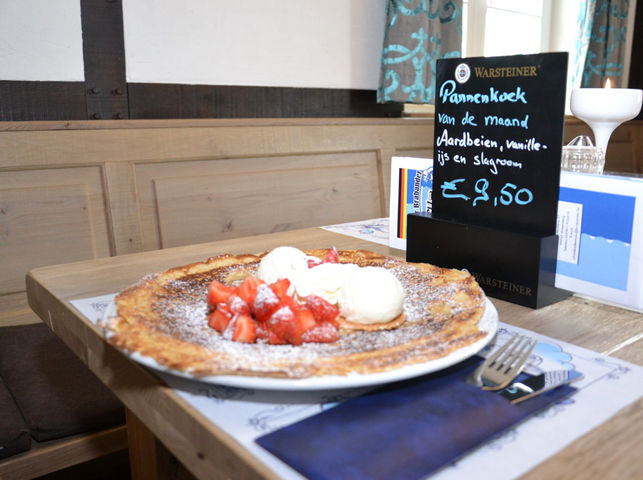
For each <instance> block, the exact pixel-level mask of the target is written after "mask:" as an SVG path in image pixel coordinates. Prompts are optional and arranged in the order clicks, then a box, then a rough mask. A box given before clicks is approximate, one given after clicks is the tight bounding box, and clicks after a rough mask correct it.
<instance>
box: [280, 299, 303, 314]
mask: <svg viewBox="0 0 643 480" xmlns="http://www.w3.org/2000/svg"><path fill="white" fill-rule="evenodd" d="M279 300H281V306H282V307H288V308H290V310H291V311H292V312H293V313H294V314H297V312H298V311H299V310H301V309H302V308H304V305H303V304H301V303H299V302H298V301H297V300H295V299H294V298H293V297H291V296H290V295H284V296H283V297H280V298H279Z"/></svg>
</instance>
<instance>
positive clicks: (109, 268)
mask: <svg viewBox="0 0 643 480" xmlns="http://www.w3.org/2000/svg"><path fill="white" fill-rule="evenodd" d="M280 245H291V246H296V247H299V248H320V247H327V246H332V245H335V246H336V247H337V248H340V249H341V248H364V249H369V250H373V251H377V252H380V253H383V254H387V255H397V256H400V257H404V252H401V251H399V250H392V249H390V248H388V247H386V246H383V245H379V244H375V243H371V242H367V241H364V240H359V239H356V238H353V237H348V236H344V235H340V234H336V233H331V232H328V231H326V230H322V229H318V228H310V229H304V230H296V231H290V232H281V233H275V234H270V235H261V236H254V237H248V238H242V239H234V240H225V241H220V242H213V243H207V244H200V245H193V246H187V247H178V248H172V249H166V250H157V251H150V252H144V253H137V254H132V255H123V256H119V257H111V258H103V259H98V260H91V261H84V262H78V263H71V264H66V265H57V266H51V267H43V268H38V269H35V270H33V271H32V272H30V273H29V274H28V275H27V291H28V297H29V304H30V306H31V308H32V309H33V310H34V311H35V312H36V313H37V314H38V315H39V316H40V318H41V319H42V320H43V321H44V322H45V323H46V324H47V325H48V326H49V327H50V328H51V329H52V330H53V331H54V332H55V333H56V334H57V335H58V336H59V337H60V338H62V339H63V340H64V342H65V343H66V344H67V345H68V346H69V348H71V349H72V350H73V351H74V352H75V353H76V354H77V355H78V356H79V357H80V358H81V359H82V360H83V361H84V362H85V363H86V364H87V366H88V367H89V368H90V369H91V370H92V371H93V372H94V373H95V374H96V375H97V376H98V377H99V378H100V379H101V380H102V381H103V382H104V383H105V384H106V385H107V386H108V387H109V388H110V389H111V390H113V391H114V393H115V394H116V395H117V396H118V397H119V398H120V399H121V401H122V402H123V403H124V404H125V406H126V408H127V424H128V436H129V442H130V444H129V445H130V458H131V466H132V474H133V478H135V479H139V478H158V477H161V478H163V477H164V476H165V477H167V469H165V468H163V465H164V460H167V450H169V451H170V452H171V453H172V454H173V455H174V456H175V457H176V458H178V460H179V461H180V462H181V463H182V464H183V465H184V466H185V467H186V468H187V469H188V470H189V471H190V472H191V473H192V474H194V475H195V476H196V477H198V478H234V479H244V478H276V476H275V474H274V473H272V471H270V470H268V469H267V468H266V467H265V466H264V465H263V464H262V463H260V462H259V461H258V460H257V459H256V458H254V457H253V456H252V455H251V454H250V453H249V452H248V451H246V450H245V449H244V448H243V447H242V446H241V445H239V444H238V443H237V442H236V441H235V440H234V439H233V438H231V437H230V436H229V435H227V434H226V433H224V432H223V431H222V430H221V429H219V428H218V427H217V426H216V425H214V424H212V423H211V422H209V421H207V420H206V419H205V418H204V417H203V416H202V415H201V414H200V413H199V412H198V411H195V410H194V409H193V408H192V407H191V406H189V405H187V404H186V402H185V401H184V400H182V399H181V398H180V397H179V396H178V395H177V394H176V393H175V392H174V391H173V390H172V389H170V388H168V387H166V386H165V384H163V382H161V381H160V380H159V379H158V378H157V377H156V376H155V375H154V374H152V373H150V372H149V371H148V370H147V369H146V368H144V367H141V366H139V365H138V364H135V363H133V362H132V361H130V360H129V359H128V358H126V357H125V356H124V355H122V354H121V353H120V352H118V351H117V350H115V349H114V348H113V347H111V346H110V345H108V344H106V343H105V342H104V341H103V339H102V337H101V335H100V333H99V332H98V330H97V328H96V327H95V326H94V325H93V324H92V323H91V322H89V321H88V320H87V319H85V317H84V316H82V315H81V314H80V313H78V312H77V311H76V310H75V308H74V307H73V306H72V305H71V304H70V303H69V301H70V300H74V299H79V298H85V297H93V296H98V295H104V294H109V293H114V292H118V291H120V290H122V289H123V288H125V287H126V286H128V285H130V284H131V283H133V282H135V281H136V280H138V279H139V278H141V277H142V276H143V275H145V274H147V273H150V272H155V271H161V270H165V269H167V268H169V267H173V266H177V265H183V264H186V263H189V262H194V261H199V260H203V259H205V258H208V257H210V256H213V255H217V254H220V253H243V252H260V251H264V250H268V249H271V248H274V247H277V246H280ZM493 303H494V304H495V305H496V307H497V309H498V312H499V315H500V320H501V321H503V322H506V323H509V324H513V325H516V326H519V327H523V328H527V329H529V330H532V331H535V332H539V333H542V334H545V335H548V336H550V337H553V338H556V339H559V340H563V341H566V342H569V343H572V344H575V345H579V346H582V347H585V348H588V349H591V350H594V351H596V352H600V353H603V354H608V355H611V356H614V357H617V358H620V359H623V360H627V361H630V362H632V363H636V364H643V316H642V315H641V314H639V313H636V312H633V311H629V310H624V309H620V308H617V307H613V306H608V305H604V304H601V303H595V302H592V301H588V300H584V299H581V298H578V297H572V298H569V299H567V300H565V301H563V302H560V303H558V304H555V305H551V306H548V307H545V308H542V309H540V310H531V309H528V308H525V307H521V306H518V305H514V304H510V303H507V302H503V301H499V300H495V299H493ZM642 407H643V399H639V400H638V401H637V402H635V403H633V404H631V405H630V406H628V407H626V408H624V409H623V410H621V411H620V412H619V413H618V414H617V415H616V416H614V417H612V418H611V419H610V420H609V421H607V422H605V423H603V424H602V425H600V426H599V427H598V428H595V429H594V430H592V431H590V432H589V433H588V434H586V435H584V436H583V437H581V438H579V439H578V440H577V441H575V442H574V443H573V444H571V445H570V446H568V447H567V448H565V449H564V450H562V451H560V452H559V453H557V454H556V455H555V456H553V457H552V458H550V459H548V460H547V461H545V462H544V463H542V464H541V465H539V466H538V467H536V468H534V469H533V470H531V471H530V472H529V473H527V474H526V475H525V476H524V477H523V478H527V479H540V478H601V479H605V478H613V479H624V478H640V477H639V476H638V475H640V473H641V472H642V471H643V455H641V452H640V447H641V445H643V408H642ZM155 439H157V440H159V441H160V442H162V444H163V445H164V447H166V448H167V450H165V448H155V447H158V446H159V443H158V441H155Z"/></svg>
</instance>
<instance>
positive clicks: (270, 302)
mask: <svg viewBox="0 0 643 480" xmlns="http://www.w3.org/2000/svg"><path fill="white" fill-rule="evenodd" d="M337 261H338V259H337V251H336V250H335V249H332V250H330V252H329V254H328V255H327V256H326V258H325V259H324V260H323V261H321V262H309V267H310V268H314V267H315V266H316V265H319V264H320V263H337ZM289 289H290V280H288V279H286V278H284V279H281V280H278V281H276V282H275V283H272V284H270V285H269V284H267V283H265V282H264V281H263V280H260V279H259V278H257V277H253V276H250V277H247V278H246V279H244V281H243V283H242V284H241V285H239V286H231V285H226V284H224V283H221V282H219V281H217V280H214V281H213V282H212V283H211V285H210V289H209V292H208V305H209V307H210V312H211V313H210V316H209V319H208V325H209V326H210V327H212V328H214V329H215V330H217V331H219V332H220V333H221V334H222V335H223V336H224V338H227V339H228V340H233V341H235V342H243V343H255V342H261V343H269V344H273V345H281V344H292V345H301V344H302V343H304V342H318V343H328V342H334V341H336V340H337V339H338V338H339V334H338V332H337V328H338V324H337V315H339V309H338V308H337V307H336V306H334V305H332V304H331V303H329V302H327V301H326V300H325V299H323V298H321V297H319V296H317V295H309V296H308V297H306V298H305V299H303V301H300V300H298V299H297V298H295V297H294V296H293V295H290V294H289V293H288V290H289Z"/></svg>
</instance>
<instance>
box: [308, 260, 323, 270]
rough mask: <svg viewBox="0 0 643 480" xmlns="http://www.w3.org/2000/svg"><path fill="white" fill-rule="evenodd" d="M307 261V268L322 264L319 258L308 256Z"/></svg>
mask: <svg viewBox="0 0 643 480" xmlns="http://www.w3.org/2000/svg"><path fill="white" fill-rule="evenodd" d="M307 262H308V268H313V267H316V266H317V265H321V264H322V262H321V260H320V259H319V258H309V259H308V260H307Z"/></svg>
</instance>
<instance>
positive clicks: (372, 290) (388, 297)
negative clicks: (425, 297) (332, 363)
mask: <svg viewBox="0 0 643 480" xmlns="http://www.w3.org/2000/svg"><path fill="white" fill-rule="evenodd" d="M316 268H319V267H316ZM403 306H404V290H403V288H402V284H401V283H400V281H399V280H398V279H397V278H396V277H395V276H394V275H393V274H392V273H391V272H389V271H388V270H386V269H385V268H381V267H362V268H356V269H353V270H351V271H350V272H349V275H347V276H346V277H345V278H344V282H343V288H342V289H341V292H340V295H339V308H340V310H341V312H342V315H343V316H344V317H346V319H347V320H349V321H351V322H355V323H384V322H388V321H391V320H392V319H394V318H395V317H397V316H398V315H399V314H400V313H402V310H403Z"/></svg>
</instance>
